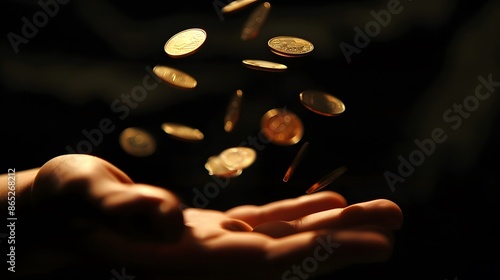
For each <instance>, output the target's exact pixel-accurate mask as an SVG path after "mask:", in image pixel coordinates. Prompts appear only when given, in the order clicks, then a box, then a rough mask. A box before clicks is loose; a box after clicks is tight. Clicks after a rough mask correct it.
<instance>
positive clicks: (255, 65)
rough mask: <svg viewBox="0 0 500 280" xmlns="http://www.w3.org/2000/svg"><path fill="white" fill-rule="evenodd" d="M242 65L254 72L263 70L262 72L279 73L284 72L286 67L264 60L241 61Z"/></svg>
mask: <svg viewBox="0 0 500 280" xmlns="http://www.w3.org/2000/svg"><path fill="white" fill-rule="evenodd" d="M242 62H243V65H245V66H246V67H248V68H251V69H255V70H263V71H271V72H281V71H285V70H286V69H287V68H288V67H287V66H286V65H284V64H281V63H276V62H272V61H266V60H257V59H245V60H243V61H242Z"/></svg>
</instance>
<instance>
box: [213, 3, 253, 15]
mask: <svg viewBox="0 0 500 280" xmlns="http://www.w3.org/2000/svg"><path fill="white" fill-rule="evenodd" d="M256 1H257V0H235V1H232V2H231V3H229V4H227V5H226V6H224V7H222V10H221V11H222V13H224V14H227V13H232V12H236V11H239V10H241V9H244V8H246V7H247V6H248V5H250V4H252V3H254V2H256Z"/></svg>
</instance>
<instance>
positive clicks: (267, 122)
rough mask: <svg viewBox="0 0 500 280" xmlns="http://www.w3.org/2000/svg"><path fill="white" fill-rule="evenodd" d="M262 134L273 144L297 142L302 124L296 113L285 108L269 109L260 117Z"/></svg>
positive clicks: (301, 133) (302, 130)
mask: <svg viewBox="0 0 500 280" xmlns="http://www.w3.org/2000/svg"><path fill="white" fill-rule="evenodd" d="M261 130H262V133H263V134H264V136H265V137H266V138H267V139H268V140H269V141H271V142H272V143H274V144H278V145H293V144H297V143H298V142H299V141H300V139H302V135H303V134H304V126H303V125H302V121H301V120H300V119H299V117H298V116H297V115H295V114H294V113H292V112H290V111H288V110H286V109H271V110H269V111H267V112H266V113H265V114H264V115H263V116H262V119H261Z"/></svg>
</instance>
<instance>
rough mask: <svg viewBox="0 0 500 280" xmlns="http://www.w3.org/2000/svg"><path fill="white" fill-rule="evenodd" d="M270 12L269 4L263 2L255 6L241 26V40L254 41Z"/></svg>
mask: <svg viewBox="0 0 500 280" xmlns="http://www.w3.org/2000/svg"><path fill="white" fill-rule="evenodd" d="M270 10H271V4H269V2H264V3H262V4H260V5H259V6H257V7H256V8H255V10H253V12H252V13H251V14H250V16H249V17H248V18H247V21H246V22H245V24H244V25H243V30H242V31H241V40H243V41H248V40H252V39H255V37H257V35H259V33H260V30H261V29H262V26H263V25H264V23H265V22H266V19H267V17H268V15H269V12H270Z"/></svg>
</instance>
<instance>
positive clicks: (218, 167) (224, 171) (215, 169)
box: [205, 155, 243, 177]
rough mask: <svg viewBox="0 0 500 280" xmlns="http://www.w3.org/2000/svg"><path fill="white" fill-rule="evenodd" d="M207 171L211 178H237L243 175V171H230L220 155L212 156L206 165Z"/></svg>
mask: <svg viewBox="0 0 500 280" xmlns="http://www.w3.org/2000/svg"><path fill="white" fill-rule="evenodd" d="M205 169H206V170H207V171H208V174H209V175H210V176H212V175H215V176H218V177H236V176H239V175H241V173H242V172H243V170H242V169H237V170H230V169H229V168H227V167H226V166H225V165H224V164H222V161H221V159H220V157H219V156H218V155H216V156H211V157H209V158H208V160H207V162H206V163H205Z"/></svg>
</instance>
